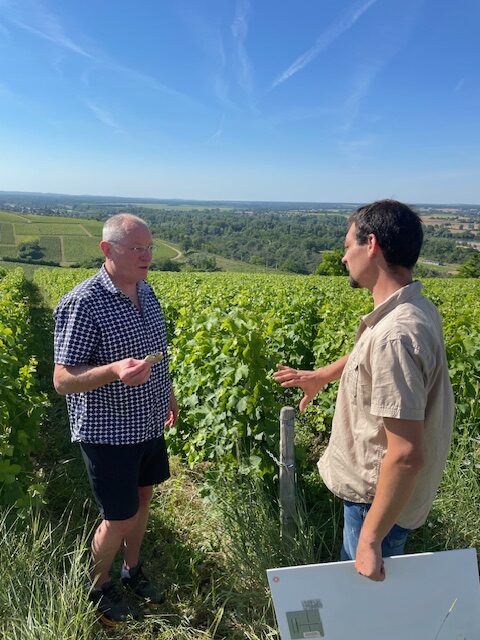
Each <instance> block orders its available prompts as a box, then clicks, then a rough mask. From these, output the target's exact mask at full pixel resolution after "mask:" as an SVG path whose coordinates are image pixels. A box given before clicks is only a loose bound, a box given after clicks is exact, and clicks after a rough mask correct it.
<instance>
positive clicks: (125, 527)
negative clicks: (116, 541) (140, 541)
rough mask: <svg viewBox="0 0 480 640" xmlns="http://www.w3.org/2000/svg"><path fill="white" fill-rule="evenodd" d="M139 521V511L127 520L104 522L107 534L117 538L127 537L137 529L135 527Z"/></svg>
mask: <svg viewBox="0 0 480 640" xmlns="http://www.w3.org/2000/svg"><path fill="white" fill-rule="evenodd" d="M137 521H138V511H137V513H136V514H135V515H133V516H132V517H131V518H127V519H126V520H104V521H103V523H102V524H103V526H104V527H105V531H106V532H107V533H112V534H115V535H116V536H120V537H125V536H126V535H127V534H128V533H130V531H131V530H132V529H134V528H135V525H136V524H137Z"/></svg>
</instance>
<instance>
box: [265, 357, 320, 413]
mask: <svg viewBox="0 0 480 640" xmlns="http://www.w3.org/2000/svg"><path fill="white" fill-rule="evenodd" d="M277 369H278V371H277V372H276V373H274V374H273V377H274V378H275V380H276V381H277V382H280V384H281V385H282V387H284V388H287V387H300V389H302V391H303V393H304V396H303V398H302V399H301V400H300V405H299V407H300V411H305V408H306V406H307V405H308V403H309V402H311V401H312V400H313V398H314V397H315V396H316V395H317V393H318V392H319V391H321V389H322V388H323V387H324V386H325V385H326V384H327V383H328V382H329V380H328V379H327V378H326V377H325V376H324V375H322V369H316V370H315V371H302V370H301V369H294V368H293V367H286V366H285V365H283V364H277Z"/></svg>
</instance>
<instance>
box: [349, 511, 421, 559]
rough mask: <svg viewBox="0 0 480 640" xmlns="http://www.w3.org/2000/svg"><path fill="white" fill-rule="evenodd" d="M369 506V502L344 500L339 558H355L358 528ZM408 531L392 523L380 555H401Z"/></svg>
mask: <svg viewBox="0 0 480 640" xmlns="http://www.w3.org/2000/svg"><path fill="white" fill-rule="evenodd" d="M371 506H372V505H371V504H358V503H356V502H347V500H344V502H343V516H344V524H343V545H342V550H341V552H340V560H355V556H356V554H357V545H358V538H359V536H360V530H361V528H362V526H363V522H364V520H365V517H366V515H367V513H368V510H369V509H370V507H371ZM409 533H410V529H404V528H403V527H400V526H399V525H398V524H394V525H393V527H392V528H391V529H390V531H389V532H388V533H387V535H386V536H385V538H384V539H383V542H382V557H383V558H388V557H389V556H401V555H402V554H403V552H404V549H405V542H406V541H407V536H408V534H409Z"/></svg>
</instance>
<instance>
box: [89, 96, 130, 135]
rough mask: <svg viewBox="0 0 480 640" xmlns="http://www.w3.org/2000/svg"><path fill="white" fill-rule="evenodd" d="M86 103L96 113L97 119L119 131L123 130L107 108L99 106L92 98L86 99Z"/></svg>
mask: <svg viewBox="0 0 480 640" xmlns="http://www.w3.org/2000/svg"><path fill="white" fill-rule="evenodd" d="M85 105H86V106H87V107H88V108H89V109H90V111H91V112H92V113H93V114H94V116H95V117H96V118H97V120H99V121H100V122H101V123H102V124H104V125H106V126H107V127H110V128H111V129H113V130H114V131H116V132H117V133H121V132H122V129H121V127H120V126H119V125H118V124H117V122H115V120H114V119H113V118H112V116H111V115H110V114H109V113H108V112H107V111H105V109H103V108H102V107H99V106H98V105H97V104H95V103H94V102H91V100H85Z"/></svg>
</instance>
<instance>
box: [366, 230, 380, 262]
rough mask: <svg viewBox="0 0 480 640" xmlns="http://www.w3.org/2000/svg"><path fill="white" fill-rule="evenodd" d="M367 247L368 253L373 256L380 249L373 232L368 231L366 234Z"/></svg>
mask: <svg viewBox="0 0 480 640" xmlns="http://www.w3.org/2000/svg"><path fill="white" fill-rule="evenodd" d="M367 247H368V254H369V255H370V256H375V255H377V254H378V252H379V251H381V250H382V249H381V247H380V245H379V243H378V240H377V236H376V235H375V234H374V233H370V234H369V235H368V238H367Z"/></svg>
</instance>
